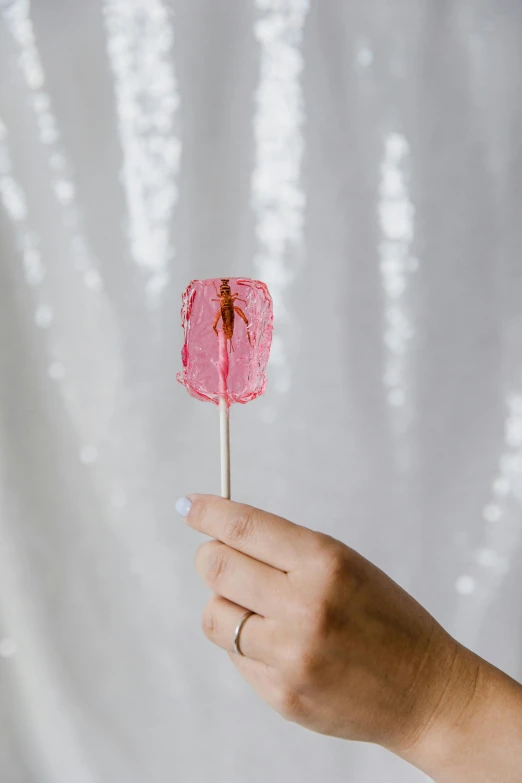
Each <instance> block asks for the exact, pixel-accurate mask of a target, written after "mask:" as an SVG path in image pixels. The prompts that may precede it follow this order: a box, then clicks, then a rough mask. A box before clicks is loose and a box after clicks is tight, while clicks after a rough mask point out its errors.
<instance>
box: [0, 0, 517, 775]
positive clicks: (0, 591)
mask: <svg viewBox="0 0 522 783" xmlns="http://www.w3.org/2000/svg"><path fill="white" fill-rule="evenodd" d="M521 96H522V4H521V3H520V2H519V0H396V1H395V2H389V0H350V2H347V0H322V1H321V2H319V0H219V1H218V0H172V2H170V1H169V2H167V0H33V2H30V0H0V201H1V206H0V544H1V545H0V779H1V780H2V783H145V781H146V783H165V781H178V780H179V781H187V783H188V782H189V781H190V783H199V782H200V781H201V782H202V783H203V781H204V782H205V783H207V781H212V783H225V781H226V782H227V783H243V782H244V781H249V783H268V781H270V782H271V783H283V781H287V780H296V781H299V783H317V781H318V780H329V781H339V782H340V781H343V783H347V782H349V783H377V782H379V783H380V782H381V781H387V782H388V781H389V782H390V783H409V781H412V782H414V781H422V780H424V779H425V776H424V775H422V774H421V773H419V772H417V771H416V770H414V769H413V768H411V767H408V766H407V765H406V764H404V763H403V762H401V761H399V760H397V759H395V758H393V757H392V756H391V755H389V754H388V753H386V752H384V751H382V750H380V749H378V748H375V747H373V746H364V745H353V744H350V743H347V742H342V741H339V740H334V739H330V738H326V737H322V736H318V735H314V734H312V733H311V732H309V731H306V730H304V729H301V728H299V727H298V726H296V725H294V724H290V723H286V722H284V721H283V720H282V719H281V718H280V717H279V716H278V715H277V714H276V713H273V712H272V711H271V710H270V709H269V708H268V707H266V706H265V705H264V704H263V703H262V702H260V701H259V700H258V698H257V697H256V696H255V694H254V693H253V691H251V690H250V688H249V686H248V685H247V684H246V683H245V682H243V681H242V680H241V679H240V677H239V675H238V674H237V672H236V670H235V669H234V667H233V666H232V664H231V662H230V660H229V659H228V657H227V655H226V654H225V653H224V652H222V651H221V650H219V649H217V648H215V647H213V646H212V645H211V644H209V643H208V642H207V640H206V639H205V638H204V636H203V634H202V631H201V629H200V615H201V611H202V609H203V607H204V605H205V603H206V600H207V597H208V591H207V589H206V588H205V587H204V586H203V585H202V583H201V582H200V580H199V578H198V577H197V575H196V572H195V570H194V567H193V557H194V553H195V551H196V549H197V547H198V546H199V544H200V543H201V542H202V541H203V540H204V537H203V536H199V538H198V536H197V535H196V534H194V532H193V531H190V530H188V529H187V528H186V527H185V526H184V525H183V523H182V522H181V521H180V520H179V519H178V518H177V517H176V515H175V512H174V503H175V500H176V498H177V497H179V496H181V495H184V494H186V493H188V492H191V491H195V492H218V491H219V440H218V438H219V427H218V417H217V409H216V408H215V406H213V405H210V404H203V403H200V402H197V401H196V400H194V399H192V398H191V397H189V396H188V394H187V393H186V391H185V390H184V389H183V388H182V387H181V386H180V385H179V384H177V383H176V380H175V374H176V371H177V370H179V369H180V355H179V352H180V347H181V342H182V331H181V329H180V321H179V307H180V294H181V292H182V290H183V289H184V288H185V286H186V285H187V283H188V282H189V281H190V280H191V279H192V278H204V277H214V276H222V275H224V276H235V275H245V276H251V277H256V278H259V279H262V280H264V281H265V282H266V283H267V284H268V286H269V288H270V290H271V292H272V294H273V298H274V307H275V312H276V320H275V332H274V346H273V351H272V356H271V361H270V365H269V382H268V387H267V392H266V395H265V397H263V398H261V399H260V400H257V401H255V402H253V403H251V404H249V405H247V406H244V407H243V406H235V407H234V408H233V410H232V416H231V424H232V473H233V496H234V497H235V498H236V499H241V500H244V501H247V502H249V503H252V504H255V505H258V506H261V507H263V508H267V509H270V510H272V511H274V512H277V513H280V514H282V515H285V516H287V517H289V518H291V519H293V520H295V521H296V522H299V523H301V524H304V525H308V526H310V527H312V528H315V529H319V530H323V531H325V532H327V533H329V534H331V535H333V536H336V537H338V538H340V539H342V540H343V541H345V542H346V543H348V544H349V545H351V546H352V547H355V548H357V549H358V550H359V551H360V552H361V553H363V554H364V555H365V556H366V557H368V558H370V559H371V560H373V561H374V562H375V563H377V564H378V565H379V566H380V567H381V568H383V569H384V570H385V571H387V572H388V573H389V574H390V575H391V576H392V577H393V578H394V579H396V580H397V581H398V582H399V583H400V584H401V585H403V586H404V587H405V588H406V589H407V590H409V591H410V592H411V593H412V594H413V595H414V596H415V597H416V598H417V599H418V600H420V601H421V602H422V603H423V604H424V605H425V606H426V607H427V608H428V609H429V610H430V611H431V612H432V613H433V614H434V615H435V617H436V618H437V619H438V620H439V621H440V622H441V623H442V624H444V625H445V627H447V628H448V629H449V630H450V631H451V633H453V634H454V635H455V636H456V637H457V638H458V639H459V640H460V641H462V642H463V643H465V644H466V645H468V646H471V647H472V648H473V649H475V650H476V651H478V652H479V653H480V654H481V655H483V656H485V657H486V658H487V659H489V660H490V661H492V662H493V663H495V664H496V665H497V666H499V667H501V668H503V669H504V670H506V671H508V672H509V673H510V674H511V675H512V676H514V677H518V678H520V677H522V603H521V600H520V595H521V580H522V576H521V570H520V569H521V563H522V508H521V501H522V220H521V207H522V146H521V139H522V128H521V120H522V97H521Z"/></svg>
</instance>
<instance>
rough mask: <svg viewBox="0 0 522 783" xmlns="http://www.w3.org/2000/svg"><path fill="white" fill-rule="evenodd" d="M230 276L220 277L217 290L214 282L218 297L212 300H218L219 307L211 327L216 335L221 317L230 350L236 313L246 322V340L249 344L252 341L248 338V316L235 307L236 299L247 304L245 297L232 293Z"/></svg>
mask: <svg viewBox="0 0 522 783" xmlns="http://www.w3.org/2000/svg"><path fill="white" fill-rule="evenodd" d="M229 281H230V278H229V277H228V278H227V277H223V278H222V279H221V285H220V286H219V292H218V290H217V287H216V283H215V282H214V289H215V291H216V295H217V296H218V297H219V298H218V299H213V300H212V301H213V302H219V303H220V308H219V310H218V311H217V313H216V317H215V319H214V323H213V325H212V328H213V329H214V331H215V333H216V335H217V333H218V330H217V325H218V323H219V320H220V319H221V320H222V321H223V332H224V333H225V337H226V339H227V343H228V342H230V350H231V351H233V350H234V344H233V342H232V337H233V336H234V320H235V319H234V315H235V313H237V314H238V315H239V317H240V318H242V319H243V321H244V322H245V324H246V328H247V337H248V342H249V344H250V345H251V344H252V342H251V340H250V332H249V324H248V318H247V317H246V315H245V314H244V312H243V310H242V309H241V308H240V307H237V305H236V304H235V303H236V301H238V302H244V303H245V304H247V302H246V299H240V298H239V294H233V293H232V291H231V289H230V285H229Z"/></svg>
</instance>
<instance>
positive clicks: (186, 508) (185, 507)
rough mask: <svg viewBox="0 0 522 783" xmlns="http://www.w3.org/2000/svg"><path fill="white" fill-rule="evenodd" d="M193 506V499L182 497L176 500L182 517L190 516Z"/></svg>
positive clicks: (177, 509) (177, 508)
mask: <svg viewBox="0 0 522 783" xmlns="http://www.w3.org/2000/svg"><path fill="white" fill-rule="evenodd" d="M191 508H192V501H191V500H189V499H188V498H180V499H179V500H177V501H176V511H177V512H178V514H179V515H180V517H188V515H189V512H190V509H191Z"/></svg>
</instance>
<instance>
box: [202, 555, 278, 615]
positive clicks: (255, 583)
mask: <svg viewBox="0 0 522 783" xmlns="http://www.w3.org/2000/svg"><path fill="white" fill-rule="evenodd" d="M195 564H196V569H197V571H198V573H199V575H200V576H201V578H202V579H203V581H204V582H205V584H206V585H207V586H208V587H210V589H211V590H213V591H214V592H215V593H218V594H219V595H221V596H223V597H224V598H227V599H228V600H229V601H233V602H234V603H236V604H238V605H239V606H244V607H245V608H246V609H251V610H252V611H253V612H256V614H259V615H262V616H263V617H270V618H272V617H275V616H277V615H278V614H280V611H279V610H280V608H281V605H285V604H286V603H287V602H288V601H289V599H290V596H291V593H292V592H293V587H292V585H291V583H290V581H289V579H288V576H287V575H286V574H285V573H282V572H281V571H278V570H277V569H275V568H272V567H271V566H268V565H266V563H261V562H259V561H258V560H255V559H253V558H251V557H248V555H244V554H243V553H242V552H238V551H237V550H235V549H232V548H231V547H229V546H227V545H226V544H223V543H222V542H221V541H206V542H205V543H204V544H202V546H200V547H199V549H198V551H197V552H196V558H195Z"/></svg>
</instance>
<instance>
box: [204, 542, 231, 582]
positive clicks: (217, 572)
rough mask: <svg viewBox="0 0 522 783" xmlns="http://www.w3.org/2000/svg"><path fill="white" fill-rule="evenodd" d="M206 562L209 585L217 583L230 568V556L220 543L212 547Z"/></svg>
mask: <svg viewBox="0 0 522 783" xmlns="http://www.w3.org/2000/svg"><path fill="white" fill-rule="evenodd" d="M212 550H213V551H211V552H210V554H209V557H208V562H207V579H208V581H209V582H210V584H211V585H215V586H217V585H219V584H221V582H222V581H223V579H224V578H225V575H226V574H227V573H228V571H229V569H230V558H229V557H228V555H227V552H226V549H225V547H224V546H223V545H222V544H219V543H218V544H217V545H216V546H213V547H212Z"/></svg>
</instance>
